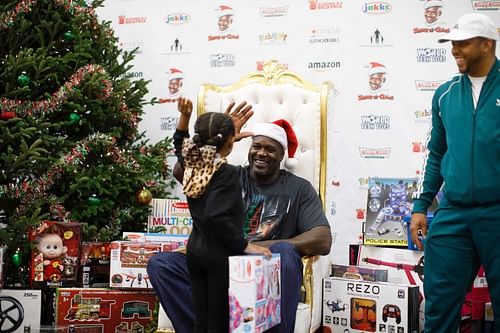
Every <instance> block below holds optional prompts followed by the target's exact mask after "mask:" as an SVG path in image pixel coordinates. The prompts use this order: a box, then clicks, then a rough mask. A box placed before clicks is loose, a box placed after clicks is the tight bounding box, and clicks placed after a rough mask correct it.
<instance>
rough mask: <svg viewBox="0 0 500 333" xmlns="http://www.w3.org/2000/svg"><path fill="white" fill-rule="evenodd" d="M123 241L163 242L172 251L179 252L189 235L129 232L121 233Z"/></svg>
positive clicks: (184, 245)
mask: <svg viewBox="0 0 500 333" xmlns="http://www.w3.org/2000/svg"><path fill="white" fill-rule="evenodd" d="M123 239H124V240H127V241H132V242H163V243H171V244H172V251H180V250H181V249H182V248H185V247H186V245H187V241H188V239H189V235H170V234H162V233H158V232H131V231H126V232H124V233H123Z"/></svg>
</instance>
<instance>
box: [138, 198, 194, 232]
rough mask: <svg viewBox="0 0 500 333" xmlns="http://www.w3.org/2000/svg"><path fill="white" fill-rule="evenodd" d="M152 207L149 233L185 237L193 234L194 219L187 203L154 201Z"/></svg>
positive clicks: (166, 200)
mask: <svg viewBox="0 0 500 333" xmlns="http://www.w3.org/2000/svg"><path fill="white" fill-rule="evenodd" d="M150 205H151V214H150V215H149V216H148V232H150V233H163V234H170V235H185V236H187V235H189V234H190V233H191V230H192V228H193V218H192V217H191V213H190V212H189V207H188V203H187V201H185V200H184V201H183V200H175V199H153V200H151V204H150Z"/></svg>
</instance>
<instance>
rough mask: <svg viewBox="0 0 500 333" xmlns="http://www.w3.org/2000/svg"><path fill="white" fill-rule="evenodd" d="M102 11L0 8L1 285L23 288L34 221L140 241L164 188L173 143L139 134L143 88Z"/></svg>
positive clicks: (54, 3) (63, 2)
mask: <svg viewBox="0 0 500 333" xmlns="http://www.w3.org/2000/svg"><path fill="white" fill-rule="evenodd" d="M101 5H102V0H97V1H94V2H93V3H92V4H87V3H86V2H85V0H78V1H71V0H0V45H1V47H0V129H1V130H0V245H1V246H4V247H5V248H4V249H6V251H5V252H6V256H5V259H4V262H5V266H4V272H7V276H6V280H5V285H7V286H9V285H16V286H20V285H21V286H24V285H25V283H26V279H27V276H28V274H27V270H28V267H29V251H30V248H31V246H32V244H30V243H29V242H28V241H27V239H26V236H25V235H26V232H27V230H29V228H35V227H37V226H38V225H39V224H40V222H41V221H44V220H52V221H62V222H64V221H77V222H82V223H83V225H82V226H83V231H84V232H83V234H84V240H99V241H110V240H115V239H119V238H120V236H121V233H122V231H126V230H130V231H142V230H144V228H145V223H146V221H147V215H148V213H149V205H148V203H149V201H150V200H151V197H168V195H169V192H168V191H169V190H170V189H171V186H172V178H171V177H170V172H171V170H170V168H169V166H168V164H167V163H166V155H167V154H169V153H170V151H171V148H172V147H171V140H170V139H165V140H163V141H160V142H158V143H156V144H154V145H152V144H149V143H148V141H147V140H146V139H145V137H144V133H139V131H138V129H137V123H138V122H139V121H140V119H141V115H142V112H143V110H142V107H143V106H144V105H145V104H146V103H155V100H151V101H146V100H145V99H144V96H145V95H146V94H147V83H148V82H147V81H144V80H142V79H140V80H134V81H131V80H130V79H129V78H127V75H126V73H127V71H129V70H130V69H131V68H132V65H131V64H130V63H131V61H132V60H133V58H134V52H125V51H122V50H120V49H119V48H118V46H117V45H118V40H117V38H116V37H115V36H114V32H113V31H112V29H111V28H110V23H109V22H104V21H100V20H99V19H98V17H97V16H96V15H95V8H97V7H99V6H101Z"/></svg>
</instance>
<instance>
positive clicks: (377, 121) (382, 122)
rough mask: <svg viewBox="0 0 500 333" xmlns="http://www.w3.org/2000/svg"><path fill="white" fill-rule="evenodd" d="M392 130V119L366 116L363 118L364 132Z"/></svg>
mask: <svg viewBox="0 0 500 333" xmlns="http://www.w3.org/2000/svg"><path fill="white" fill-rule="evenodd" d="M390 128H391V117H389V116H376V115H366V116H361V129H362V130H388V129H390Z"/></svg>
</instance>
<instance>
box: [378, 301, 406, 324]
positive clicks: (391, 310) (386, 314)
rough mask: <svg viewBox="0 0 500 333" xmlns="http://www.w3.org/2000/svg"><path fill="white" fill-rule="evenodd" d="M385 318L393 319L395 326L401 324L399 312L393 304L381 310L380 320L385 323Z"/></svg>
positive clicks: (397, 307)
mask: <svg viewBox="0 0 500 333" xmlns="http://www.w3.org/2000/svg"><path fill="white" fill-rule="evenodd" d="M387 318H395V319H396V324H399V323H401V310H400V309H399V306H397V305H394V304H386V305H384V308H383V310H382V320H383V321H384V322H387Z"/></svg>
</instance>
